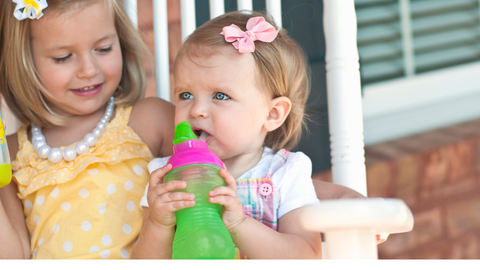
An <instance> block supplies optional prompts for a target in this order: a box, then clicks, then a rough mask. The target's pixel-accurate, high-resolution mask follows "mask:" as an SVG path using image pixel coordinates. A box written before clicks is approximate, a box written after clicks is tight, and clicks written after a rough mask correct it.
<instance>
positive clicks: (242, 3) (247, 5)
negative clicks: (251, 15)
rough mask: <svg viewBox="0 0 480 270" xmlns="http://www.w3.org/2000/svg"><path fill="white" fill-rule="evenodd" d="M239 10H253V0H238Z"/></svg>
mask: <svg viewBox="0 0 480 270" xmlns="http://www.w3.org/2000/svg"><path fill="white" fill-rule="evenodd" d="M237 10H253V4H252V0H237Z"/></svg>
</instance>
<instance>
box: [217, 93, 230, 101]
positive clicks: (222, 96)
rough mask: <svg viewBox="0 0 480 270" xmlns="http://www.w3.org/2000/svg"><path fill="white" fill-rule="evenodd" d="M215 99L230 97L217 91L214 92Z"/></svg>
mask: <svg viewBox="0 0 480 270" xmlns="http://www.w3.org/2000/svg"><path fill="white" fill-rule="evenodd" d="M215 99H218V100H226V99H230V97H229V96H228V95H226V94H224V93H222V92H218V93H216V94H215Z"/></svg>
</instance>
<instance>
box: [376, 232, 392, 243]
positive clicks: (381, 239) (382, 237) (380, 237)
mask: <svg viewBox="0 0 480 270" xmlns="http://www.w3.org/2000/svg"><path fill="white" fill-rule="evenodd" d="M388 236H390V234H388V233H382V234H377V245H378V244H381V243H383V242H385V241H387V239H388Z"/></svg>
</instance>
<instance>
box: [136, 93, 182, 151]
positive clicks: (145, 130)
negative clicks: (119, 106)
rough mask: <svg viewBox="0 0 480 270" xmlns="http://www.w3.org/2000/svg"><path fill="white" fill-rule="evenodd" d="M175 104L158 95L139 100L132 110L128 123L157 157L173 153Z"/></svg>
mask: <svg viewBox="0 0 480 270" xmlns="http://www.w3.org/2000/svg"><path fill="white" fill-rule="evenodd" d="M174 116H175V106H174V105H173V104H172V103H170V102H167V101H165V100H163V99H160V98H157V97H148V98H144V99H142V100H140V101H139V102H137V103H136V104H135V105H134V106H133V108H132V111H131V114H130V120H129V122H128V125H129V126H130V127H131V128H132V129H133V130H134V131H135V132H136V133H137V134H138V136H140V138H142V140H143V141H144V142H145V143H146V144H147V145H148V148H149V149H150V151H152V153H153V155H154V156H156V157H163V156H168V155H171V154H172V146H173V144H172V140H173V138H174V128H175V124H174Z"/></svg>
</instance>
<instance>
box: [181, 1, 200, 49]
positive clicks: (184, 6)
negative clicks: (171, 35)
mask: <svg viewBox="0 0 480 270" xmlns="http://www.w3.org/2000/svg"><path fill="white" fill-rule="evenodd" d="M180 5H181V10H182V12H181V13H182V14H181V15H182V42H183V41H185V39H186V38H187V37H188V36H189V35H190V34H191V33H192V32H193V31H195V28H197V23H196V17H195V0H181V2H180Z"/></svg>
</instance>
